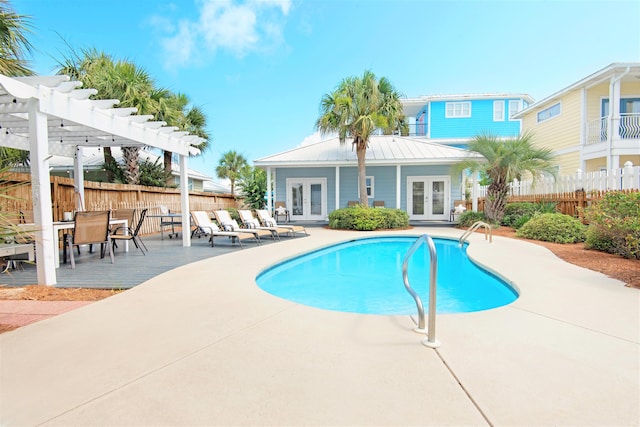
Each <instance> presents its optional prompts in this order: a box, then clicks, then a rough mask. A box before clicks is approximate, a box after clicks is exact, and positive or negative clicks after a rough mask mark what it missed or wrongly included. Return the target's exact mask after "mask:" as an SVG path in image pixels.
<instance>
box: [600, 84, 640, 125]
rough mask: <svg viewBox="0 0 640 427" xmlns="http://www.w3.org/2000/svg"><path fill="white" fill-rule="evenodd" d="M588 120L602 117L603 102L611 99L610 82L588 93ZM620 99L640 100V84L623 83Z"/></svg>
mask: <svg viewBox="0 0 640 427" xmlns="http://www.w3.org/2000/svg"><path fill="white" fill-rule="evenodd" d="M587 94H588V95H587V96H588V98H587V120H588V121H590V120H595V119H599V118H601V117H602V100H603V99H609V82H606V83H601V84H599V85H597V86H594V87H592V88H590V89H589V90H588V92H587ZM620 97H622V98H640V82H638V83H635V82H634V83H627V82H625V83H623V84H622V86H621V87H620Z"/></svg>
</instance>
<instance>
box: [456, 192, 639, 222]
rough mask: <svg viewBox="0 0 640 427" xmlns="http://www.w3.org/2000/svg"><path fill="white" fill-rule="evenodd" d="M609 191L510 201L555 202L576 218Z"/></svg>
mask: <svg viewBox="0 0 640 427" xmlns="http://www.w3.org/2000/svg"><path fill="white" fill-rule="evenodd" d="M638 191H640V190H638V189H628V190H618V191H616V192H619V193H627V194H630V193H637V192H638ZM607 193H608V191H589V192H585V191H573V192H567V193H555V194H528V195H523V196H509V199H508V203H515V202H530V203H540V202H541V203H555V205H556V212H560V213H563V214H565V215H571V216H573V217H575V218H581V219H582V218H583V216H584V214H583V211H582V209H584V208H585V207H587V206H589V205H591V203H592V202H594V201H596V200H600V199H601V198H602V197H603V196H604V195H605V194H607ZM484 201H485V198H484V197H482V198H479V199H478V211H484ZM467 209H471V202H467Z"/></svg>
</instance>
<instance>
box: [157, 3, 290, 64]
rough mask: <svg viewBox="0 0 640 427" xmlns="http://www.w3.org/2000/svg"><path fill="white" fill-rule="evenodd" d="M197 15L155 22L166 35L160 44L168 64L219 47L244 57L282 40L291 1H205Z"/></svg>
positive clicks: (212, 50)
mask: <svg viewBox="0 0 640 427" xmlns="http://www.w3.org/2000/svg"><path fill="white" fill-rule="evenodd" d="M199 5H200V9H199V11H198V17H197V19H194V20H182V21H180V22H179V23H178V24H177V25H176V24H173V23H172V21H171V20H170V19H168V18H163V17H154V18H153V19H152V22H153V23H154V24H155V25H154V26H155V27H156V29H158V30H160V31H161V32H162V33H163V34H165V37H162V38H161V46H162V48H163V49H164V51H165V54H166V57H167V61H166V64H167V65H168V66H172V67H175V66H176V65H178V66H180V65H182V66H184V65H187V64H188V63H191V62H193V61H195V60H198V59H199V58H198V56H204V55H207V54H214V53H216V52H217V51H218V50H222V51H226V52H229V53H231V54H232V55H235V56H238V57H242V56H245V55H247V54H248V53H250V52H254V51H261V50H264V49H267V48H269V47H272V46H273V45H274V44H276V45H277V44H279V43H282V39H283V37H282V33H283V27H284V23H285V19H284V18H285V17H286V16H287V15H288V14H289V11H290V10H291V0H247V1H245V2H240V1H236V0H202V1H200V2H199Z"/></svg>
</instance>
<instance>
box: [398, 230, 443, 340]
mask: <svg viewBox="0 0 640 427" xmlns="http://www.w3.org/2000/svg"><path fill="white" fill-rule="evenodd" d="M422 243H425V244H426V245H427V247H428V248H429V256H430V257H431V262H430V263H429V264H430V274H429V276H430V277H429V313H428V314H429V325H428V326H429V330H428V331H427V338H425V339H424V340H422V344H424V345H425V346H427V347H431V348H437V347H440V343H439V342H438V341H437V340H436V279H437V276H438V255H437V253H436V245H435V244H434V243H433V239H432V238H431V236H429V235H428V234H423V235H421V236H420V237H418V238H417V239H416V241H415V242H414V243H413V245H411V248H409V250H408V251H407V253H406V255H405V256H404V261H403V262H402V281H403V282H404V287H405V288H406V289H407V292H409V294H410V295H411V296H412V297H413V299H414V301H415V302H416V307H417V308H418V328H417V329H416V331H418V332H424V330H425V319H424V307H423V305H422V300H421V299H420V296H419V295H418V294H417V293H416V292H415V291H414V290H413V288H412V287H411V284H410V283H409V258H411V257H412V256H413V254H414V253H415V251H416V250H418V248H419V247H420V245H421V244H422Z"/></svg>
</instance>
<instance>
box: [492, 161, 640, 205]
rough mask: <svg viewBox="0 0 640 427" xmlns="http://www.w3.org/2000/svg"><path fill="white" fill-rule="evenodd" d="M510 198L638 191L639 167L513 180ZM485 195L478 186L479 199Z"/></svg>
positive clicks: (628, 166) (628, 163) (639, 182)
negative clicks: (580, 191)
mask: <svg viewBox="0 0 640 427" xmlns="http://www.w3.org/2000/svg"><path fill="white" fill-rule="evenodd" d="M510 187H511V191H510V193H509V195H511V196H525V195H529V194H554V193H569V192H573V191H576V190H583V191H586V192H587V193H588V192H590V191H613V190H631V189H640V166H633V164H632V163H631V162H626V163H625V165H624V167H623V168H619V169H612V170H610V171H601V172H589V173H582V172H581V171H580V170H578V171H576V173H575V174H574V175H565V176H562V177H558V178H557V179H555V180H554V179H553V178H544V179H540V180H537V181H535V182H532V181H518V180H515V181H514V182H512V183H511V184H510ZM486 195H487V186H480V193H479V196H480V197H485V196H486Z"/></svg>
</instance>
